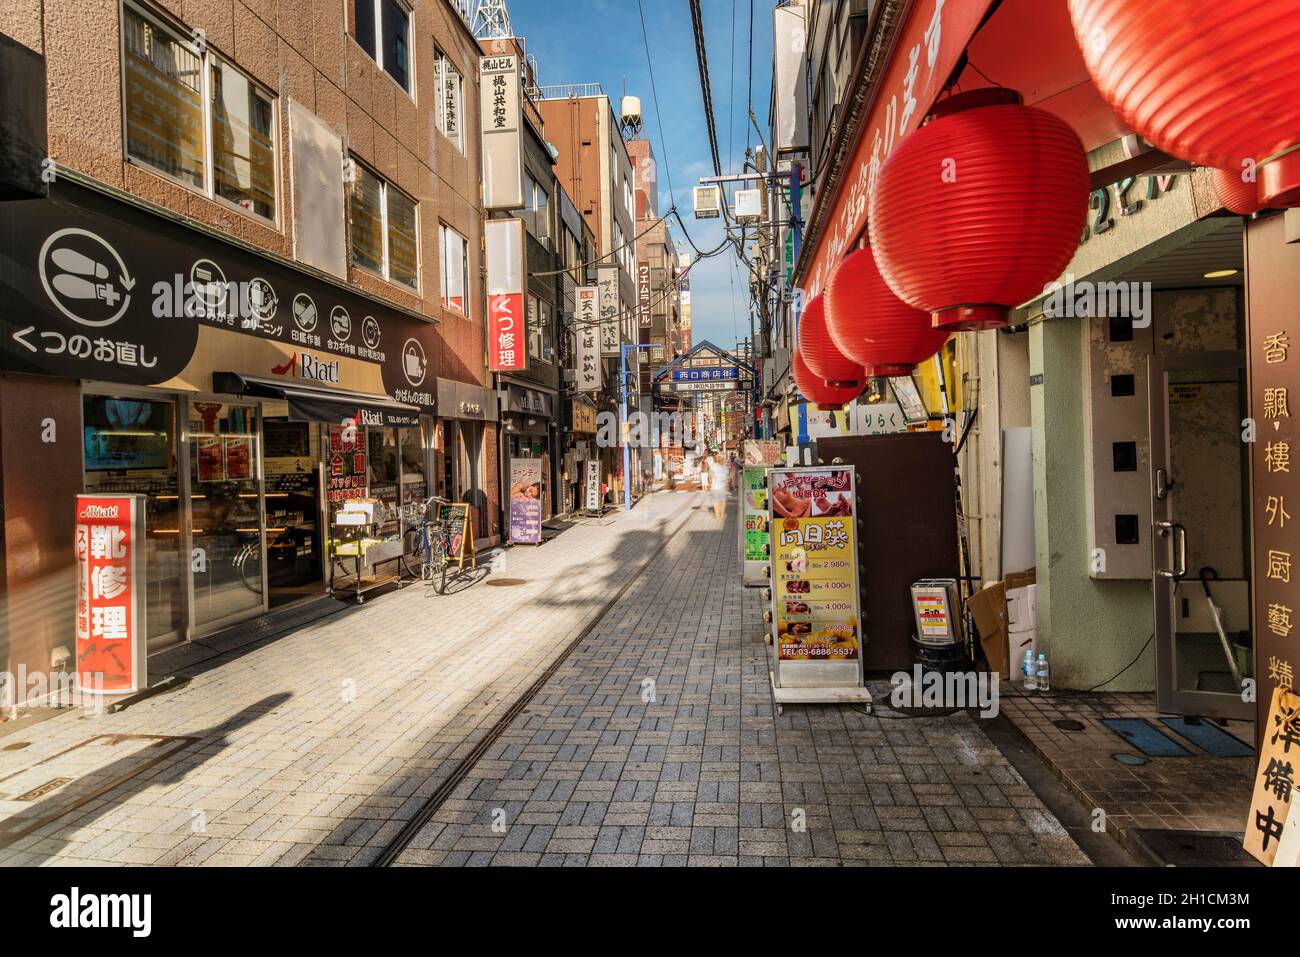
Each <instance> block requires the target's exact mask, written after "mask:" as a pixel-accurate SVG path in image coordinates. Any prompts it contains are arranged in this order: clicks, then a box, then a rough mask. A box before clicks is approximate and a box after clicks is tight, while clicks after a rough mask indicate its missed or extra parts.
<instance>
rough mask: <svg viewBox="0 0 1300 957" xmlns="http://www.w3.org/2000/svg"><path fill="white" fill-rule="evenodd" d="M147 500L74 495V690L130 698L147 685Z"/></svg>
mask: <svg viewBox="0 0 1300 957" xmlns="http://www.w3.org/2000/svg"><path fill="white" fill-rule="evenodd" d="M144 514H145V497H144V496H143V495H78V496H77V499H76V511H75V515H76V525H75V529H74V539H73V541H74V550H75V556H76V558H75V560H76V568H77V606H76V658H77V661H76V675H77V687H78V688H79V689H80V690H81V691H83V692H89V693H92V694H132V693H134V692H136V691H140V690H142V689H144V687H145V686H146V684H147V677H148V676H147V667H146V663H147V654H146V650H145V642H146V639H147V637H148V627H147V622H146V620H145V604H144V598H145V576H144V568H145V528H144Z"/></svg>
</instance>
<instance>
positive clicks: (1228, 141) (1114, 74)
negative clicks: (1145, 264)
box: [1069, 0, 1300, 206]
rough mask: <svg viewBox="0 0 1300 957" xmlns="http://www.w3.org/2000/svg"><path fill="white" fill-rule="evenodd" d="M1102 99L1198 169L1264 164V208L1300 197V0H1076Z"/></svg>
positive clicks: (1080, 32)
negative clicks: (1194, 0)
mask: <svg viewBox="0 0 1300 957" xmlns="http://www.w3.org/2000/svg"><path fill="white" fill-rule="evenodd" d="M1069 3H1070V17H1071V19H1072V20H1073V21H1074V33H1075V37H1076V39H1077V40H1078V41H1079V47H1080V49H1081V50H1082V51H1083V59H1084V61H1085V63H1086V64H1087V66H1088V72H1089V73H1090V74H1091V75H1092V79H1093V82H1094V83H1095V84H1096V86H1097V89H1098V90H1099V91H1100V92H1101V95H1102V96H1103V97H1104V98H1105V99H1106V102H1107V103H1109V104H1110V106H1111V107H1112V108H1113V109H1114V110H1115V112H1116V113H1117V114H1119V116H1120V118H1121V119H1123V120H1124V121H1125V122H1126V123H1128V124H1129V126H1131V127H1132V128H1133V130H1134V131H1135V132H1137V133H1139V134H1141V135H1142V136H1143V137H1145V138H1146V139H1147V140H1149V141H1150V142H1151V143H1152V144H1153V145H1154V146H1157V147H1159V148H1160V149H1162V150H1164V151H1165V152H1166V153H1170V154H1172V155H1174V156H1177V157H1179V158H1180V159H1185V160H1190V161H1191V162H1193V163H1198V164H1200V165H1201V166H1214V167H1218V168H1220V169H1241V166H1242V162H1243V161H1246V160H1250V161H1253V162H1254V163H1256V164H1258V167H1259V170H1258V179H1259V198H1260V201H1261V202H1262V203H1263V204H1264V205H1265V206H1294V205H1300V0H1213V2H1209V3H1194V4H1193V3H1188V2H1187V0H1069Z"/></svg>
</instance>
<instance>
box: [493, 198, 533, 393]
mask: <svg viewBox="0 0 1300 957" xmlns="http://www.w3.org/2000/svg"><path fill="white" fill-rule="evenodd" d="M484 233H485V236H486V244H487V294H488V296H487V312H488V367H489V368H490V369H491V370H492V371H493V372H514V371H518V370H520V369H523V368H525V367H526V366H527V362H528V338H527V333H526V330H525V328H524V224H523V220H519V219H492V220H488V222H487V223H486V225H485V227H484Z"/></svg>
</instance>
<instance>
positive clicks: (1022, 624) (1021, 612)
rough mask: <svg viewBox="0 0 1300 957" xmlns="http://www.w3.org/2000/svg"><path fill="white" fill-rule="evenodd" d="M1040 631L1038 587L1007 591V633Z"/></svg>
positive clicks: (1027, 586) (1028, 586) (1031, 586)
mask: <svg viewBox="0 0 1300 957" xmlns="http://www.w3.org/2000/svg"><path fill="white" fill-rule="evenodd" d="M1037 630H1038V586H1037V585H1025V586H1024V587H1023V588H1008V589H1007V631H1010V632H1017V631H1037Z"/></svg>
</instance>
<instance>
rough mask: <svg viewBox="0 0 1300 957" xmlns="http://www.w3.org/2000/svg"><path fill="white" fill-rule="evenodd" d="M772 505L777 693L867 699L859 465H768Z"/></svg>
mask: <svg viewBox="0 0 1300 957" xmlns="http://www.w3.org/2000/svg"><path fill="white" fill-rule="evenodd" d="M767 506H768V509H769V515H770V519H769V520H770V536H771V560H772V584H773V587H772V622H773V624H774V626H775V635H774V636H773V647H774V648H775V649H776V661H775V663H774V668H773V675H772V684H773V691H774V694H775V697H776V700H777V701H778V702H781V701H783V700H787V701H794V700H798V701H804V702H809V701H832V700H833V701H841V700H867V701H869V700H870V695H869V694H868V693H867V691H866V689H865V688H863V687H862V645H861V641H862V634H861V629H860V621H859V614H858V562H857V535H856V533H855V532H856V517H855V509H854V474H853V469H852V468H851V467H849V466H843V467H837V468H772V469H769V470H768V473H767ZM815 689H822V690H823V691H824V694H821V695H820V696H818V693H817V691H816V690H815Z"/></svg>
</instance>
